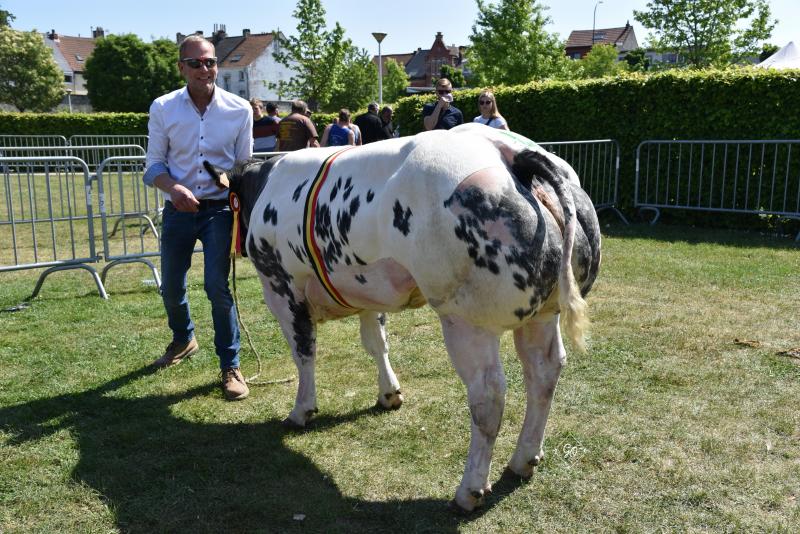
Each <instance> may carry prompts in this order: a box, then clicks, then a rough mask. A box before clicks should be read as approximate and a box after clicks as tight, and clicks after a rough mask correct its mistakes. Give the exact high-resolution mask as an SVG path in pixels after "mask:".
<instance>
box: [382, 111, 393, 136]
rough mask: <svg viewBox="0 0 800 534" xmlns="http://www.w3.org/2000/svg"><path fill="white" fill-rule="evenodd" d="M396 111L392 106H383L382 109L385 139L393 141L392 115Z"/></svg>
mask: <svg viewBox="0 0 800 534" xmlns="http://www.w3.org/2000/svg"><path fill="white" fill-rule="evenodd" d="M393 114H394V111H392V108H391V107H390V106H383V108H382V109H381V126H382V127H381V132H382V135H383V139H391V138H392V137H394V124H392V115H393Z"/></svg>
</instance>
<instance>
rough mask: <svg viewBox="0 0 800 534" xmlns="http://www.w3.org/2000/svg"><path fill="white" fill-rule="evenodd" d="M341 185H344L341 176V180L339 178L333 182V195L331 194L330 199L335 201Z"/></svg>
mask: <svg viewBox="0 0 800 534" xmlns="http://www.w3.org/2000/svg"><path fill="white" fill-rule="evenodd" d="M341 187H342V179H341V178H339V180H338V181H336V182H335V183H334V184H333V187H331V195H330V200H331V202H333V200H334V199H335V198H336V195H338V194H339V189H340V188H341Z"/></svg>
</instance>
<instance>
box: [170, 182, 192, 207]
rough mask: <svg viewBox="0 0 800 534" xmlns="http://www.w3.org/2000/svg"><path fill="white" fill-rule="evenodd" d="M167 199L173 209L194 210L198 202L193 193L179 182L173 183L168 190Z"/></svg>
mask: <svg viewBox="0 0 800 534" xmlns="http://www.w3.org/2000/svg"><path fill="white" fill-rule="evenodd" d="M168 193H169V200H170V202H172V205H173V206H175V209H176V210H178V211H188V212H192V213H194V212H196V211H197V207H198V206H199V205H200V202H198V201H197V199H196V198H194V195H193V194H192V192H191V191H189V190H188V189H187V188H186V187H184V186H182V185H181V184H177V183H176V184H175V185H174V186H173V187H171V188H170V190H169V191H168Z"/></svg>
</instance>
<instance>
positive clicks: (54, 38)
mask: <svg viewBox="0 0 800 534" xmlns="http://www.w3.org/2000/svg"><path fill="white" fill-rule="evenodd" d="M47 38H48V39H50V40H51V41H58V34H57V33H56V31H55V30H50V33H48V34H47Z"/></svg>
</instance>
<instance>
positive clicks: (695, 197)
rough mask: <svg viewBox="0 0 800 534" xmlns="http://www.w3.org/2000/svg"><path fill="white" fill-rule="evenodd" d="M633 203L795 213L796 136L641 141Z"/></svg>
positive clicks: (799, 190) (798, 209)
mask: <svg viewBox="0 0 800 534" xmlns="http://www.w3.org/2000/svg"><path fill="white" fill-rule="evenodd" d="M634 206H635V207H637V208H639V209H641V210H649V211H653V212H655V217H654V218H653V220H652V223H653V224H654V223H655V222H656V221H657V220H658V218H659V216H660V213H661V212H660V210H661V209H664V208H679V209H685V210H702V211H712V212H729V213H753V214H762V215H779V216H783V217H790V218H800V140H775V141H766V140H732V141H716V140H715V141H657V140H649V141H644V142H642V143H641V144H639V146H638V147H637V149H636V183H635V195H634ZM798 237H800V236H798Z"/></svg>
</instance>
